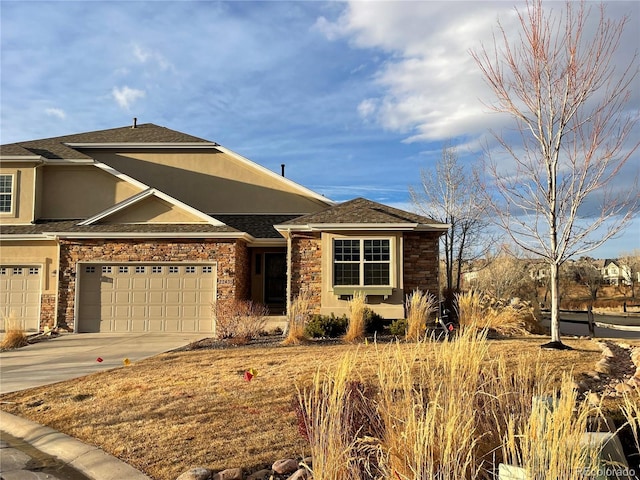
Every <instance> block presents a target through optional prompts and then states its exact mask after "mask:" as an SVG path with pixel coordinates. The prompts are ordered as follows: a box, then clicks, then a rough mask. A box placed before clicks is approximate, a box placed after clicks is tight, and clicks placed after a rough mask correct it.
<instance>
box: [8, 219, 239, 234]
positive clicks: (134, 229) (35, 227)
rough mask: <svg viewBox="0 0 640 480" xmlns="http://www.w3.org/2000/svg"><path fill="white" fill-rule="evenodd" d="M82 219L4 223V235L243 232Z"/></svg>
mask: <svg viewBox="0 0 640 480" xmlns="http://www.w3.org/2000/svg"><path fill="white" fill-rule="evenodd" d="M78 222H80V220H58V221H55V220H49V221H47V220H45V221H38V222H36V223H34V224H30V225H2V224H0V234H2V235H35V234H42V233H52V232H60V233H61V232H64V233H178V234H180V233H241V231H239V230H237V229H235V228H233V227H230V226H227V225H210V224H206V223H156V224H149V223H147V224H132V223H123V224H104V223H103V224H93V225H82V226H81V225H78Z"/></svg>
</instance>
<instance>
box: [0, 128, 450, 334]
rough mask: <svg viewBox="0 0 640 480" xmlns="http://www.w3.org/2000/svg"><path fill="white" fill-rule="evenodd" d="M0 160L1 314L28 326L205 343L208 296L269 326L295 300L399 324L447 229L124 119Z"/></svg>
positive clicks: (434, 268) (434, 286)
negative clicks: (364, 306) (354, 309)
mask: <svg viewBox="0 0 640 480" xmlns="http://www.w3.org/2000/svg"><path fill="white" fill-rule="evenodd" d="M0 161H1V164H0V255H1V257H0V310H1V313H2V314H4V315H6V316H8V315H10V313H11V312H13V314H14V315H15V316H16V317H17V319H19V320H20V321H21V322H22V325H23V328H25V329H26V330H39V329H42V328H43V326H44V325H58V326H61V327H65V328H68V329H70V330H73V331H75V332H147V331H154V332H175V333H180V332H202V333H213V332H214V331H215V319H214V318H213V315H212V308H211V306H212V303H214V302H215V301H216V300H217V299H241V300H253V301H255V302H260V303H263V304H266V305H268V307H269V308H270V311H271V312H273V313H274V314H279V315H282V314H285V313H286V310H287V306H288V305H289V304H290V302H291V301H292V299H293V298H294V297H295V296H296V295H297V294H298V293H300V292H307V293H309V294H310V296H311V304H312V308H313V311H314V312H316V313H322V314H329V313H335V314H338V315H339V314H342V313H345V312H346V311H347V309H348V300H349V299H350V298H351V297H352V296H353V294H354V293H355V292H364V293H365V294H366V295H367V302H368V304H369V306H370V307H371V308H372V309H373V310H375V311H376V312H378V313H379V314H380V315H382V316H384V317H386V318H402V317H404V301H405V296H406V294H408V293H410V292H412V291H413V290H414V289H417V288H420V289H422V290H425V291H426V290H428V291H431V292H438V290H439V283H438V265H439V259H438V245H439V238H440V236H441V235H442V234H443V233H444V232H445V231H446V230H447V228H448V227H447V225H445V224H442V223H439V222H436V221H434V220H432V219H430V218H426V217H423V216H420V215H416V214H413V213H409V212H406V211H403V210H398V209H396V208H391V207H389V206H386V205H382V204H379V203H376V202H373V201H370V200H366V199H364V198H357V199H354V200H351V201H348V202H345V203H341V204H336V203H335V202H332V201H330V200H328V199H327V198H325V197H324V196H322V195H320V194H318V193H316V192H313V191H311V190H309V189H308V188H305V187H303V186H302V185H299V184H297V183H295V182H293V181H291V180H289V179H287V178H285V177H284V176H283V175H280V174H277V173H274V172H272V171H270V170H268V169H266V168H264V167H262V166H260V165H257V164H256V163H254V162H252V161H250V160H248V159H246V158H244V157H242V156H240V155H238V154H237V153H234V152H232V151H230V150H229V149H227V148H225V147H223V146H222V145H219V144H218V143H215V142H211V141H208V140H204V139H202V138H198V137H194V136H192V135H188V134H185V133H181V132H178V131H174V130H170V129H168V128H164V127H161V126H157V125H153V124H142V125H138V124H136V123H135V122H134V125H133V126H127V127H121V128H114V129H109V130H101V131H94V132H87V133H80V134H74V135H67V136H63V137H56V138H47V139H42V140H31V141H25V142H19V143H14V144H9V145H2V146H1V147H0ZM342 174H343V175H348V172H342ZM0 323H1V322H0Z"/></svg>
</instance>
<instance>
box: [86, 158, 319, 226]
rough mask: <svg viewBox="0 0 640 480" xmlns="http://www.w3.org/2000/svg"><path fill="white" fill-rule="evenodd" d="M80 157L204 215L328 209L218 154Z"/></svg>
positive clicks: (264, 173) (268, 175)
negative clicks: (159, 191)
mask: <svg viewBox="0 0 640 480" xmlns="http://www.w3.org/2000/svg"><path fill="white" fill-rule="evenodd" d="M84 152H85V153H86V154H88V155H91V156H92V157H93V158H96V159H97V160H99V161H100V162H103V163H105V164H107V165H109V166H111V167H113V168H114V169H116V170H118V171H119V172H122V173H125V174H127V175H130V176H131V177H133V178H136V179H137V180H140V181H141V182H143V183H146V184H148V185H153V186H154V187H156V188H158V189H159V190H162V191H163V192H165V193H167V194H168V195H171V196H172V197H174V198H179V199H180V200H181V201H183V202H185V203H186V204H188V205H190V206H192V207H194V208H197V209H198V210H200V211H202V212H205V213H227V214H231V213H270V214H276V213H283V214H285V213H300V214H302V213H312V212H317V211H320V210H322V209H324V208H326V207H327V205H328V204H327V203H324V202H322V201H320V200H318V199H315V198H311V197H310V196H309V195H305V194H304V193H303V192H302V191H301V190H300V189H299V188H296V187H295V186H294V185H291V184H289V183H288V182H283V181H282V180H281V179H280V178H278V176H277V175H276V176H274V175H271V174H269V173H266V172H264V171H262V170H261V169H259V168H257V167H254V166H252V165H251V164H248V163H246V162H243V161H241V160H239V159H237V158H235V157H233V156H231V155H228V154H226V153H223V152H220V151H218V150H216V149H213V148H209V149H194V150H191V151H188V152H185V151H184V150H183V151H179V150H174V151H171V150H170V149H163V151H162V152H160V151H151V150H147V151H145V150H143V149H137V150H127V151H121V152H118V153H112V152H107V151H103V150H95V149H94V150H91V149H86V150H84Z"/></svg>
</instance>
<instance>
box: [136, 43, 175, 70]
mask: <svg viewBox="0 0 640 480" xmlns="http://www.w3.org/2000/svg"><path fill="white" fill-rule="evenodd" d="M132 50H133V56H134V57H135V58H136V60H138V62H140V63H147V62H155V64H156V65H157V66H158V67H160V69H161V70H168V69H173V65H172V64H171V62H169V61H168V60H167V59H166V58H165V57H164V55H162V54H161V53H160V52H157V51H154V50H150V49H148V48H144V47H142V46H141V45H139V44H137V43H134V44H133V46H132Z"/></svg>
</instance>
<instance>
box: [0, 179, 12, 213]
mask: <svg viewBox="0 0 640 480" xmlns="http://www.w3.org/2000/svg"><path fill="white" fill-rule="evenodd" d="M12 206H13V175H0V213H11V211H12Z"/></svg>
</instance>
